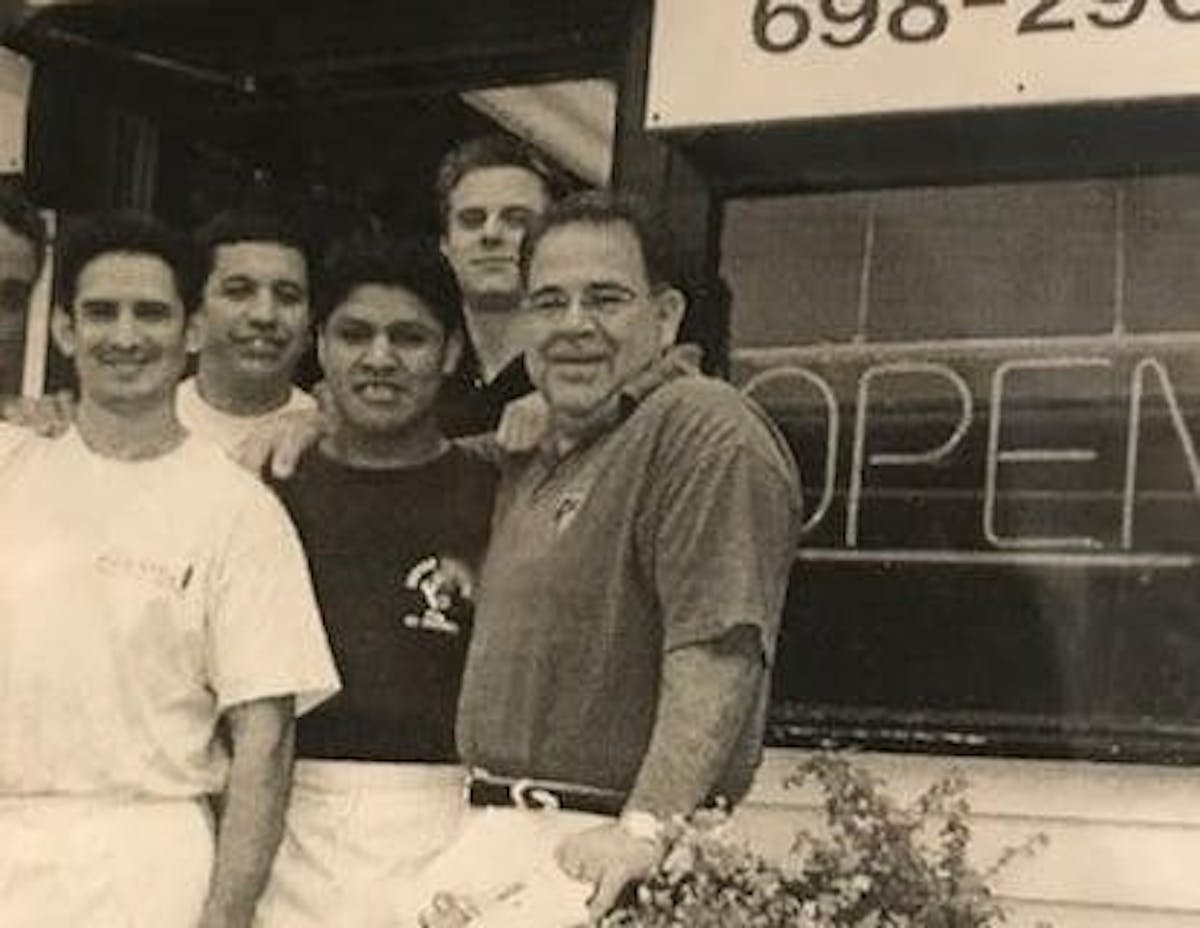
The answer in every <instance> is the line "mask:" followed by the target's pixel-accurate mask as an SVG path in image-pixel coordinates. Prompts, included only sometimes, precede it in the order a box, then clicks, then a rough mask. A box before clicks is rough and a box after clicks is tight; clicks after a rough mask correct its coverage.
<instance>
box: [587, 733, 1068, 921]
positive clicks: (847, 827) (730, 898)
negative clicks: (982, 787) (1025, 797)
mask: <svg viewBox="0 0 1200 928" xmlns="http://www.w3.org/2000/svg"><path fill="white" fill-rule="evenodd" d="M808 781H815V782H816V783H817V785H818V786H819V787H820V788H821V790H822V792H823V794H824V811H825V820H826V829H825V831H824V832H822V833H821V834H820V835H814V834H810V833H808V832H805V831H801V832H799V833H798V834H797V836H796V840H795V842H794V844H793V846H792V849H791V851H790V853H789V854H788V855H787V856H786V857H785V859H784V860H783V861H782V862H779V863H772V862H768V861H767V860H765V859H764V858H763V857H761V856H759V855H757V854H755V853H754V852H752V851H750V850H749V849H748V848H746V847H745V846H743V845H741V844H739V843H736V842H734V841H732V840H731V839H730V838H729V837H728V834H727V830H726V829H725V828H724V827H723V824H724V820H725V819H727V818H728V816H727V815H726V814H724V813H721V812H716V813H701V814H700V815H698V816H697V817H695V819H694V820H692V821H689V822H687V823H677V824H676V825H674V826H673V831H674V833H673V839H674V840H673V844H672V849H671V852H670V853H669V854H668V855H667V857H666V859H665V860H664V861H663V864H662V865H661V866H660V868H659V870H658V872H657V873H655V874H654V875H653V876H652V877H651V878H650V879H649V880H647V881H646V882H645V883H643V884H642V885H640V886H639V887H638V889H637V892H636V896H635V898H633V899H632V900H631V901H630V902H629V903H628V904H627V905H625V906H624V907H622V908H619V909H617V910H615V911H614V912H612V913H611V914H610V915H609V916H608V917H607V918H606V919H605V921H604V923H603V926H604V928H683V926H687V928H785V926H786V928H988V926H994V925H999V924H1002V923H1003V922H1004V921H1005V913H1004V909H1003V907H1002V906H1001V905H1000V904H999V902H998V901H997V900H996V898H995V896H994V894H993V892H992V890H991V889H990V888H989V886H988V881H989V880H990V879H991V878H992V877H994V876H995V874H996V873H997V872H999V871H1000V870H1001V869H1003V868H1004V867H1005V866H1006V865H1008V864H1009V863H1011V862H1012V861H1013V860H1014V859H1015V858H1016V857H1018V856H1022V855H1026V854H1029V853H1032V852H1033V850H1034V849H1035V848H1037V847H1038V846H1040V845H1042V844H1044V843H1045V839H1044V837H1042V836H1035V837H1034V838H1031V839H1030V840H1029V841H1027V842H1025V843H1024V844H1022V845H1020V846H1018V847H1014V848H1009V849H1007V850H1006V851H1004V853H1003V854H1002V855H1001V856H1000V858H999V859H998V860H997V861H996V862H995V863H994V864H993V865H992V866H990V867H989V868H987V869H986V870H984V871H982V872H981V871H979V870H976V869H975V868H974V867H973V866H972V864H971V863H970V862H969V861H968V859H967V847H968V844H969V843H970V837H971V832H970V826H969V823H968V815H969V811H970V809H969V806H968V803H967V800H966V795H965V794H966V781H965V779H964V778H963V777H962V775H961V774H959V773H951V774H950V775H949V776H947V777H945V778H943V779H941V780H939V781H937V782H936V783H934V784H933V785H932V786H930V787H929V788H928V789H926V790H925V791H924V792H923V793H921V795H919V796H918V797H917V798H916V799H915V800H914V801H913V802H912V803H911V804H909V805H907V806H902V805H900V804H898V803H897V802H896V801H894V800H893V799H892V798H890V797H889V796H887V795H886V794H885V793H884V792H883V791H882V789H881V785H882V784H881V782H880V780H879V779H878V778H876V777H875V776H873V775H872V774H870V773H868V772H867V771H865V770H863V769H862V768H860V767H858V766H855V765H854V764H852V763H850V762H849V761H847V760H846V759H844V758H843V757H841V756H838V755H835V754H818V755H815V756H813V757H812V758H810V759H808V760H806V761H804V762H803V763H802V764H801V765H800V766H799V768H798V769H797V770H796V772H795V773H794V774H793V775H792V776H790V777H789V778H788V780H787V785H789V786H798V785H800V784H802V783H805V782H808Z"/></svg>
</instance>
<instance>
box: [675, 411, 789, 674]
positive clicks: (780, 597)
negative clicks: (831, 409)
mask: <svg viewBox="0 0 1200 928" xmlns="http://www.w3.org/2000/svg"><path fill="white" fill-rule="evenodd" d="M677 418H679V419H680V422H679V423H678V424H677V425H676V426H675V427H674V428H672V429H670V430H669V431H668V432H667V434H666V435H665V436H664V438H665V440H664V442H663V449H664V450H663V451H662V452H661V453H660V455H659V457H658V460H656V466H657V467H661V474H660V480H658V481H656V483H657V484H658V485H659V492H658V493H657V494H656V497H657V498H656V500H655V505H654V507H653V509H654V523H655V524H654V527H653V542H652V550H653V552H654V553H653V574H654V580H655V584H656V589H657V591H658V596H659V599H660V601H661V602H662V608H663V616H664V619H663V622H664V627H663V646H664V648H665V649H666V650H667V651H671V650H675V649H678V648H681V647H686V646H689V645H693V644H699V643H703V642H707V641H714V640H716V639H718V638H720V637H722V636H724V635H725V634H726V633H727V632H729V631H731V630H732V629H734V628H737V627H740V626H751V627H754V628H757V629H758V630H759V632H760V641H761V644H762V649H763V656H764V659H765V660H766V661H767V662H768V663H770V662H771V661H772V660H773V657H774V651H775V643H776V639H777V637H778V631H779V622H780V616H781V613H782V611H783V603H784V597H785V595H786V592H787V583H788V577H789V575H790V572H791V566H792V563H793V561H794V559H795V554H796V545H797V542H798V539H799V532H800V515H801V513H800V506H801V504H800V487H799V478H798V476H797V474H796V470H795V465H794V463H793V461H792V459H791V456H790V453H788V452H787V451H786V449H785V448H784V447H781V440H778V439H777V438H776V437H775V435H774V434H773V433H772V431H771V430H770V429H769V427H768V426H767V425H766V424H765V423H763V422H762V421H760V420H759V418H758V417H757V416H756V415H755V414H754V413H753V412H751V411H750V410H749V409H747V408H745V407H744V406H740V401H739V404H738V405H731V404H730V403H724V404H722V405H721V406H719V407H718V408H717V409H716V410H715V411H713V412H709V413H702V414H698V415H690V416H689V415H683V416H681V417H677Z"/></svg>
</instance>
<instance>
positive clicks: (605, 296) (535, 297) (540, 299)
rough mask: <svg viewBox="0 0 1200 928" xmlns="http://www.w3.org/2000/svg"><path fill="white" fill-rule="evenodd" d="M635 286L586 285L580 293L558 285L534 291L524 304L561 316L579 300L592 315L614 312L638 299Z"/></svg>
mask: <svg viewBox="0 0 1200 928" xmlns="http://www.w3.org/2000/svg"><path fill="white" fill-rule="evenodd" d="M640 296H641V295H640V294H639V293H638V292H637V291H635V290H630V289H628V288H627V287H622V286H618V285H614V284H602V285H597V286H588V287H584V288H583V290H582V291H580V292H579V294H578V295H577V296H572V295H571V294H570V293H568V292H567V291H566V290H561V289H559V288H557V287H547V288H544V289H541V290H537V291H534V292H533V293H531V294H530V295H529V296H528V297H526V299H525V308H526V309H528V310H529V311H530V312H533V313H537V314H538V315H540V316H562V315H565V314H566V312H567V311H568V310H569V309H570V308H571V303H572V302H578V303H579V308H580V310H581V311H583V312H584V313H586V314H587V315H589V316H598V317H604V316H615V315H616V314H617V313H619V312H621V310H623V309H625V307H627V306H629V305H631V304H633V303H635V302H637V300H638V299H639V298H640Z"/></svg>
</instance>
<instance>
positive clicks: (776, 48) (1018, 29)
mask: <svg viewBox="0 0 1200 928" xmlns="http://www.w3.org/2000/svg"><path fill="white" fill-rule="evenodd" d="M1193 94H1200V0H656V2H655V13H654V33H653V40H652V46H651V54H650V74H649V88H648V93H647V102H646V117H645V118H646V125H647V127H648V128H652V129H669V128H684V127H689V126H708V125H727V124H738V123H743V124H744V123H756V122H769V121H774V120H794V119H810V118H819V117H831V116H851V115H863V114H881V113H902V112H918V111H936V110H954V109H968V108H980V107H1003V106H1028V105H1041V104H1052V103H1071V102H1083V101H1100V100H1130V99H1148V98H1165V97H1181V96H1189V95H1193Z"/></svg>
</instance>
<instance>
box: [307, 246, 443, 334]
mask: <svg viewBox="0 0 1200 928" xmlns="http://www.w3.org/2000/svg"><path fill="white" fill-rule="evenodd" d="M366 284H378V285H380V286H384V287H399V288H401V289H404V290H407V291H408V292H410V293H412V294H414V295H415V296H416V297H417V298H418V299H419V300H420V301H421V302H422V303H424V304H425V306H426V307H428V309H429V311H430V312H431V313H432V314H433V316H434V318H435V319H437V321H438V322H439V323H441V326H442V329H443V330H444V331H445V332H446V334H450V333H451V332H454V331H457V330H458V329H460V328H461V327H462V291H461V290H460V289H459V286H458V279H457V278H456V277H455V276H454V271H453V269H452V268H451V267H450V263H449V262H448V261H447V260H446V258H445V257H444V256H443V255H442V253H441V250H440V249H439V248H438V247H437V243H436V242H434V241H432V240H431V239H427V238H419V239H406V240H397V239H393V238H391V237H389V236H387V235H384V234H380V233H358V234H356V235H352V236H349V237H347V238H344V239H342V240H340V241H338V242H335V243H334V244H333V245H332V246H331V247H330V249H329V253H328V255H327V256H326V258H325V261H324V265H323V267H322V271H321V286H320V287H318V288H317V298H316V301H315V304H314V319H315V320H316V323H317V327H318V328H321V327H323V326H324V325H325V323H327V322H328V321H329V317H330V316H332V315H333V313H334V310H336V309H337V308H338V306H340V305H341V304H342V303H343V302H345V300H346V298H347V297H348V296H350V294H351V292H352V291H353V290H354V289H355V288H356V287H361V286H364V285H366Z"/></svg>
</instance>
